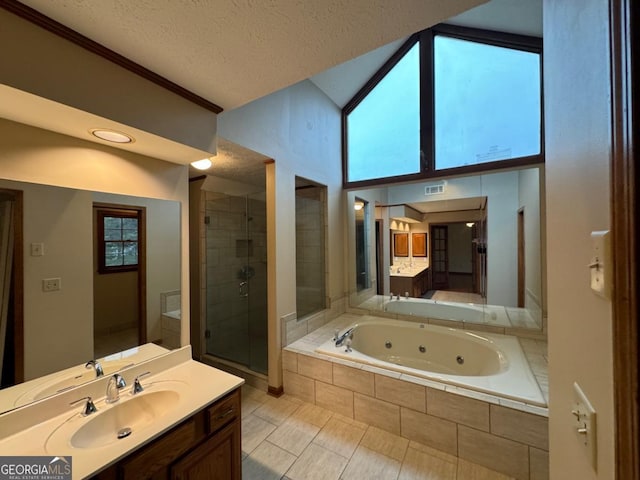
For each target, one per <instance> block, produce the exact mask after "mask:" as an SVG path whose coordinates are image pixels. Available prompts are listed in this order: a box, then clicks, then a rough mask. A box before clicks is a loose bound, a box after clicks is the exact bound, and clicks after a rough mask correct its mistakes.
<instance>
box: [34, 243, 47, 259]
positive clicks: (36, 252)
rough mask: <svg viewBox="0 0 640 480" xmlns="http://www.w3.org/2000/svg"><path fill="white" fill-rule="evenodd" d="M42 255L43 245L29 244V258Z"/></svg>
mask: <svg viewBox="0 0 640 480" xmlns="http://www.w3.org/2000/svg"><path fill="white" fill-rule="evenodd" d="M43 255H44V243H32V244H31V256H32V257H41V256H43Z"/></svg>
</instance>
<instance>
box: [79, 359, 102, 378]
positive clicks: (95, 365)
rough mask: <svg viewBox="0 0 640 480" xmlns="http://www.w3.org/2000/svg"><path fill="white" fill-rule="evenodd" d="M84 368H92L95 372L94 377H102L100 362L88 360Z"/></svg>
mask: <svg viewBox="0 0 640 480" xmlns="http://www.w3.org/2000/svg"><path fill="white" fill-rule="evenodd" d="M84 368H93V369H94V370H95V371H96V377H101V376H103V375H104V371H103V370H102V365H100V362H99V361H97V360H89V361H88V362H87V363H86V365H85V366H84Z"/></svg>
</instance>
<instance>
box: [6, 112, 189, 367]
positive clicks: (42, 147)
mask: <svg viewBox="0 0 640 480" xmlns="http://www.w3.org/2000/svg"><path fill="white" fill-rule="evenodd" d="M0 176H1V177H2V178H3V179H7V180H15V181H21V182H31V183H34V184H43V185H51V186H60V187H70V188H73V189H80V190H92V191H102V192H109V193H118V194H126V195H134V196H139V195H140V196H145V197H151V198H160V199H166V200H176V201H178V202H180V203H181V221H180V225H181V227H180V229H181V235H182V237H183V238H187V237H186V235H187V232H188V210H187V209H188V182H187V178H188V167H186V166H182V165H175V164H171V163H167V162H164V161H160V160H155V159H152V158H148V157H143V156H140V155H135V154H131V153H128V152H125V151H123V150H116V149H113V148H109V147H106V146H102V145H98V144H94V143H91V142H86V141H82V140H78V139H75V138H71V137H67V136H64V135H59V134H55V133H51V132H48V131H44V130H40V129H37V128H33V127H28V126H25V125H21V124H17V123H14V122H9V121H6V120H0ZM34 188H36V187H35V186H34ZM81 194H86V195H89V194H88V193H86V192H75V193H74V195H81ZM72 200H73V198H70V199H67V200H65V199H58V200H55V202H61V203H59V204H56V203H47V202H37V205H36V206H32V205H30V204H27V200H26V199H25V210H27V209H29V210H34V211H35V212H36V214H38V215H42V217H43V218H42V219H41V220H40V221H37V222H35V223H34V224H33V225H32V224H31V223H30V224H29V225H25V239H24V241H25V245H26V246H27V247H28V246H29V244H30V243H31V242H32V241H39V240H35V239H36V238H41V237H42V236H43V235H45V234H46V235H52V234H53V233H57V232H56V231H55V230H56V228H58V227H57V226H56V225H57V224H56V222H62V221H63V220H64V217H63V216H64V214H65V208H67V207H68V208H71V205H75V202H73V201H72ZM88 201H89V202H91V199H90V198H89V199H88ZM29 202H30V200H29ZM48 210H51V212H53V213H51V215H50V216H47V211H48ZM76 214H79V212H76ZM76 214H74V216H77V215H76ZM56 215H57V217H56ZM83 215H84V213H83ZM86 215H88V217H89V218H88V219H87V220H86V221H87V222H89V223H87V225H88V228H87V229H84V230H83V231H84V232H89V236H90V232H91V219H90V217H91V212H90V211H89V212H88V213H87V214H86ZM54 220H55V221H54ZM47 222H52V223H51V224H50V227H47V225H48V223H47ZM42 228H49V233H42V232H40V230H38V229H42ZM28 232H30V233H28ZM27 233H28V235H27ZM81 237H82V236H81V234H80V233H79V232H78V238H81ZM43 241H44V240H43ZM67 243H68V242H67ZM83 243H84V242H83ZM187 243H188V242H186V241H184V242H182V243H181V265H182V267H181V285H182V289H188V288H189V279H188V245H187ZM86 245H87V248H88V249H89V250H91V241H89V242H87V243H86ZM45 248H46V247H45ZM28 251H29V250H28V249H25V254H27V252H28ZM72 253H74V254H75V255H76V258H78V262H77V263H78V265H73V266H71V265H70V266H63V265H59V266H55V271H56V272H63V273H62V274H60V275H58V274H54V275H51V276H63V277H64V279H63V290H62V291H61V292H59V293H62V292H64V289H65V285H67V286H71V285H72V284H70V283H67V279H68V281H69V282H71V281H74V282H78V284H80V283H84V285H85V286H87V287H90V285H91V283H92V282H91V268H92V265H93V262H92V257H91V253H89V254H88V256H87V255H86V252H83V250H82V249H81V248H80V249H79V250H78V251H74V252H72ZM38 258H39V259H40V260H42V259H44V258H46V256H45V257H34V258H31V257H29V256H26V257H25V276H26V275H27V272H28V270H29V269H31V268H37V265H39V264H38V263H34V264H31V263H30V262H31V261H32V260H37V259H38ZM83 258H86V259H87V260H86V261H84V260H82V259H83ZM47 260H49V261H51V262H54V261H55V260H56V258H54V257H48V258H47ZM41 263H42V262H41ZM83 264H87V265H88V268H84V267H81V266H82V265H83ZM69 267H70V270H69V271H68V273H65V272H66V271H65V270H62V269H63V268H69ZM76 267H80V268H76ZM48 271H50V270H46V271H44V270H43V271H36V272H35V274H36V275H37V278H48V277H46V276H45V277H42V275H50V274H49V273H47V272H48ZM87 272H88V276H87V277H86V278H85V277H84V275H87ZM40 292H41V286H40V285H39V284H38V285H35V284H34V285H25V343H26V344H25V357H26V363H25V370H26V375H27V378H32V377H34V376H38V375H40V374H42V373H48V372H50V371H52V369H54V368H53V366H54V365H56V366H57V365H58V362H59V361H62V359H63V358H65V357H66V356H67V355H68V356H69V357H68V358H70V357H73V360H75V359H77V358H79V359H80V361H77V362H74V363H81V362H82V361H86V360H87V358H90V357H92V356H93V345H92V333H91V332H92V330H89V328H90V326H91V325H92V318H93V317H92V303H91V307H89V306H88V305H87V304H85V302H83V301H81V302H80V303H79V304H77V307H78V309H77V310H74V311H73V312H74V313H73V314H70V313H69V314H65V313H64V311H63V312H62V313H60V315H58V316H57V319H56V321H55V322H51V321H50V318H51V315H48V313H50V312H49V311H48V310H47V308H46V305H45V306H44V307H42V309H40V307H38V310H30V309H32V308H34V307H33V306H29V305H30V298H31V297H30V295H40ZM91 296H92V293H91V290H88V291H87V295H86V296H85V298H86V299H87V301H90V299H91ZM47 298H48V299H49V300H48V301H51V302H53V301H58V300H59V299H62V298H63V297H62V295H57V296H55V297H54V296H50V297H47ZM36 303H37V302H36ZM69 303H70V304H69V305H68V307H69V308H71V307H72V306H73V305H74V304H75V302H69ZM59 306H62V304H60V305H59ZM66 306H67V304H65V307H66ZM29 311H30V312H31V313H30V314H29V313H28V312H29ZM182 311H183V317H182V343H183V344H187V343H188V338H189V316H188V314H187V312H188V296H187V295H183V296H182ZM76 312H77V313H76ZM27 316H29V318H27ZM32 321H33V322H35V323H31V322H32ZM51 328H55V329H56V331H61V332H63V333H65V334H66V335H67V336H68V337H65V338H64V340H63V341H62V344H61V345H59V347H55V348H60V350H61V351H62V350H64V351H65V354H64V355H60V356H59V357H55V358H53V357H54V356H55V350H54V347H53V346H52V345H50V343H52V342H50V338H51V337H50V336H48V331H49V329H51ZM48 352H49V353H48ZM49 355H51V357H49ZM35 356H40V357H41V358H40V359H41V360H42V361H43V363H44V362H49V363H48V365H47V367H46V368H47V372H43V371H42V367H41V366H38V367H35V366H34V365H32V364H30V363H29V362H30V361H31V360H29V358H35ZM49 360H50V361H49ZM39 365H42V364H41V363H40V364H39ZM56 369H57V368H56Z"/></svg>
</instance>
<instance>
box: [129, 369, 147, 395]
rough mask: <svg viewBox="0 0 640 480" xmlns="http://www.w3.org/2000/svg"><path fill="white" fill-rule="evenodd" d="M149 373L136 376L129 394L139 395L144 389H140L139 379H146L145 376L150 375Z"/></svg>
mask: <svg viewBox="0 0 640 480" xmlns="http://www.w3.org/2000/svg"><path fill="white" fill-rule="evenodd" d="M150 374H151V372H144V373H141V374H140V375H138V376H137V377H136V378H135V380H134V381H133V388H132V389H131V394H132V395H135V394H136V393H140V392H142V391H143V390H144V388H142V385H141V384H140V379H141V378H142V377H146V376H147V375H150Z"/></svg>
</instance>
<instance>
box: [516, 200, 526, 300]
mask: <svg viewBox="0 0 640 480" xmlns="http://www.w3.org/2000/svg"><path fill="white" fill-rule="evenodd" d="M517 215H518V240H517V241H518V247H517V248H518V305H517V307H518V308H524V303H525V285H526V280H525V278H526V277H525V275H526V260H525V238H524V207H520V208H519V209H518V213H517Z"/></svg>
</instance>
